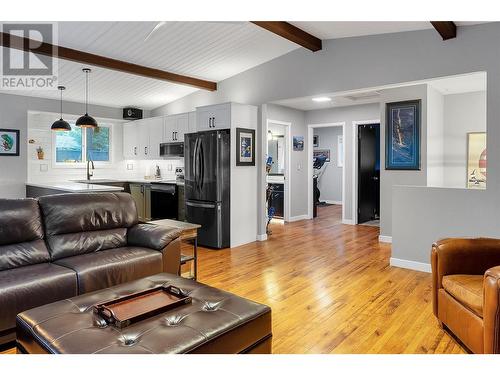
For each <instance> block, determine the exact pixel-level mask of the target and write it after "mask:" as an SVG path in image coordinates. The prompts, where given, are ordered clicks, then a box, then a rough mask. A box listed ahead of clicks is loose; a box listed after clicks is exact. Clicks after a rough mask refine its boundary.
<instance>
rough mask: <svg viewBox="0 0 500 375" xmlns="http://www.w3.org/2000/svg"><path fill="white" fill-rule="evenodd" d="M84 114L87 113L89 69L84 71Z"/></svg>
mask: <svg viewBox="0 0 500 375" xmlns="http://www.w3.org/2000/svg"><path fill="white" fill-rule="evenodd" d="M85 77H86V80H85V114H88V113H89V71H88V70H87V71H86V72H85Z"/></svg>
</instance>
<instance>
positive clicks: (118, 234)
mask: <svg viewBox="0 0 500 375" xmlns="http://www.w3.org/2000/svg"><path fill="white" fill-rule="evenodd" d="M39 202H40V207H41V210H42V218H43V222H44V224H45V233H46V238H47V244H48V247H49V249H48V250H49V252H50V255H51V258H52V260H56V259H61V258H65V257H71V256H75V255H81V254H86V253H91V252H95V251H101V250H107V249H112V248H116V247H123V246H126V244H127V230H126V228H129V227H131V226H133V225H135V224H137V222H138V218H137V208H136V206H135V202H134V200H133V198H132V196H131V195H130V194H127V193H83V194H59V195H50V196H45V197H40V198H39Z"/></svg>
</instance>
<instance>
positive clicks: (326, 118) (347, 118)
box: [306, 103, 380, 220]
mask: <svg viewBox="0 0 500 375" xmlns="http://www.w3.org/2000/svg"><path fill="white" fill-rule="evenodd" d="M378 119H380V104H378V103H374V104H364V105H353V106H349V107H338V108H328V109H322V110H316V111H307V112H306V124H327V123H336V122H345V124H346V134H344V150H345V159H344V168H345V171H346V181H345V192H344V193H345V202H344V204H345V207H344V210H345V219H346V220H353V215H352V210H353V202H352V199H353V185H352V170H353V165H354V160H353V158H352V149H353V147H354V144H353V139H352V127H353V121H371V120H378Z"/></svg>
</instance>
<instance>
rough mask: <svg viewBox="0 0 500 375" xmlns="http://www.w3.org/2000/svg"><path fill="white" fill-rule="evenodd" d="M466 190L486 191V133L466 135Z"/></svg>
mask: <svg viewBox="0 0 500 375" xmlns="http://www.w3.org/2000/svg"><path fill="white" fill-rule="evenodd" d="M467 188H468V189H486V133H467Z"/></svg>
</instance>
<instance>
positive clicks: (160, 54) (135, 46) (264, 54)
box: [0, 21, 461, 109]
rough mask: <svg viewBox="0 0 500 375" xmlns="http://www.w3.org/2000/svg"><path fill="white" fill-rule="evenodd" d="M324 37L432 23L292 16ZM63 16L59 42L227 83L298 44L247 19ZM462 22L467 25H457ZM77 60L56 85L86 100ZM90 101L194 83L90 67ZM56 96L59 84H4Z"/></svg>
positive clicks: (156, 100)
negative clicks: (33, 86) (116, 19)
mask: <svg viewBox="0 0 500 375" xmlns="http://www.w3.org/2000/svg"><path fill="white" fill-rule="evenodd" d="M292 23H293V24H295V25H297V26H298V27H300V28H303V29H304V30H306V31H308V32H310V33H312V34H313V35H316V36H317V37H319V38H321V39H331V38H341V37H349V36H358V35H367V34H381V33H386V32H399V31H408V30H415V29H425V28H430V27H432V26H431V25H430V24H429V23H428V22H292ZM157 24H158V22H59V23H58V24H57V26H58V33H57V34H58V37H57V40H56V41H55V44H59V45H61V46H65V47H69V48H74V49H78V50H82V51H85V52H90V53H94V54H98V55H102V56H106V57H111V58H115V59H119V60H124V61H127V62H131V63H136V64H139V65H144V66H148V67H152V68H158V69H162V70H166V71H170V72H173V73H179V74H184V75H188V76H193V77H197V78H202V79H206V80H211V81H216V82H218V81H221V80H224V79H226V78H229V77H231V76H234V75H236V74H238V73H241V72H243V71H245V70H248V69H250V68H252V67H255V66H257V65H260V64H263V63H265V62H266V61H269V60H272V59H274V58H276V57H278V56H281V55H283V54H286V53H288V52H290V51H292V50H294V49H296V48H299V47H298V46H297V45H296V44H294V43H292V42H289V41H287V40H285V39H283V38H281V37H279V36H276V35H274V34H273V33H270V32H268V31H266V30H264V29H261V28H260V27H258V26H256V25H253V24H251V23H249V22H243V21H241V22H166V23H165V24H164V25H163V26H162V27H160V28H159V29H158V30H157V31H156V32H155V33H154V34H153V35H152V36H151V37H150V38H149V39H148V40H146V41H145V39H146V37H147V36H148V34H149V33H150V32H151V30H153V28H154V27H155V26H156V25H157ZM459 24H461V23H459ZM83 67H84V66H83V65H82V64H79V63H74V62H69V61H65V60H59V69H58V78H59V82H58V84H61V85H64V86H66V87H67V89H66V91H65V93H64V98H65V100H67V101H75V102H83V101H84V87H85V77H84V74H83V73H82V71H81V69H82V68H83ZM91 68H92V69H93V72H92V74H91V76H90V79H91V81H90V102H91V104H100V105H107V106H112V107H125V106H129V105H132V106H138V107H140V108H144V109H153V108H157V107H159V106H161V105H164V104H167V103H169V102H172V101H174V100H176V99H179V98H181V97H183V96H185V95H188V94H190V93H192V92H194V91H196V90H197V89H196V88H192V87H189V86H182V85H178V84H173V83H169V82H163V81H158V80H153V79H149V78H144V77H139V76H135V75H130V74H126V73H120V72H116V71H112V70H108V69H104V68H98V67H91ZM0 92H6V93H11V94H18V95H27V96H37V97H44V98H52V99H56V98H58V97H59V93H58V92H57V90H51V91H34V90H22V91H19V90H16V91H12V90H0Z"/></svg>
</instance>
